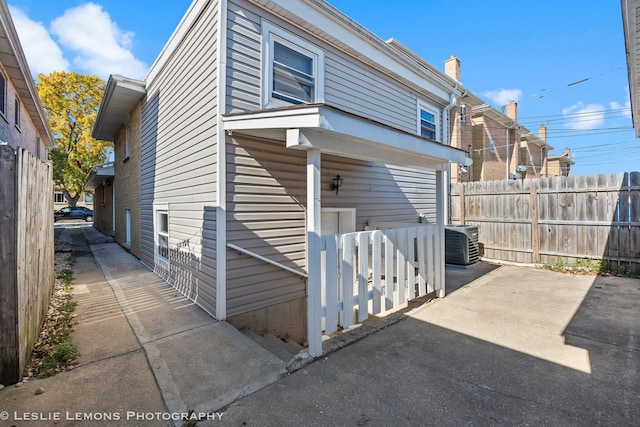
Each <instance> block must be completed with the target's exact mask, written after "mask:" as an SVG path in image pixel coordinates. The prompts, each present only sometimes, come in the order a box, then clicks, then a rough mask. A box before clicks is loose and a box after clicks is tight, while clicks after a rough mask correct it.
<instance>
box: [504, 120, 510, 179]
mask: <svg viewBox="0 0 640 427" xmlns="http://www.w3.org/2000/svg"><path fill="white" fill-rule="evenodd" d="M509 129H511V128H510V127H508V128H506V129H505V131H504V132H505V141H506V147H507V161H506V162H505V163H506V165H507V167H506V171H507V177H506V179H507V180H509Z"/></svg>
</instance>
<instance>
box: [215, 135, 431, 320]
mask: <svg viewBox="0 0 640 427" xmlns="http://www.w3.org/2000/svg"><path fill="white" fill-rule="evenodd" d="M227 162H228V163H227V180H228V184H227V241H228V242H229V243H232V244H234V245H237V246H239V247H241V248H244V249H247V250H250V251H252V252H255V253H257V254H259V255H261V256H264V257H266V258H269V259H271V260H273V261H276V262H279V263H282V264H284V265H286V266H287V267H291V268H295V269H296V270H298V271H301V272H304V271H305V269H306V265H305V242H306V238H305V234H306V232H305V210H306V172H305V171H306V153H305V152H301V151H296V150H291V149H287V148H286V147H285V144H284V142H276V141H271V140H266V139H265V140H260V139H255V138H248V137H240V136H234V137H233V138H232V139H231V138H229V143H228V146H227ZM321 163H322V207H345V208H356V227H357V229H358V230H362V229H363V228H364V227H365V225H366V224H367V222H371V221H385V222H415V223H417V222H418V215H419V214H421V213H424V214H427V215H428V217H430V220H431V221H435V196H434V194H435V192H434V190H435V184H434V176H435V175H434V173H433V172H425V171H414V170H406V169H403V168H399V167H392V166H386V165H382V164H377V163H370V162H364V161H359V160H353V159H347V158H344V157H337V156H328V155H323V156H322V159H321ZM337 174H340V176H341V177H342V178H344V183H343V186H342V187H341V188H340V192H339V194H338V195H336V194H335V192H333V191H331V190H330V183H331V179H332V178H333V177H335V175H337ZM304 295H305V282H304V280H302V279H301V278H300V277H299V276H297V275H295V274H293V273H290V272H288V271H286V270H284V269H279V268H277V267H274V266H272V265H269V264H267V263H265V262H264V261H260V260H258V259H255V258H252V257H250V256H247V255H243V254H240V253H238V252H237V251H235V250H228V251H227V297H228V299H227V302H228V305H227V309H228V313H229V315H230V316H233V315H237V314H241V313H245V312H248V311H252V310H255V309H259V308H263V307H267V306H270V305H273V304H276V303H281V302H285V301H289V300H293V299H296V298H299V297H301V296H304Z"/></svg>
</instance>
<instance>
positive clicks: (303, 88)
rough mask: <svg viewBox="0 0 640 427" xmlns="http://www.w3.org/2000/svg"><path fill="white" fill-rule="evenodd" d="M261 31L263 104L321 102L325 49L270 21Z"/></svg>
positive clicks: (271, 105)
mask: <svg viewBox="0 0 640 427" xmlns="http://www.w3.org/2000/svg"><path fill="white" fill-rule="evenodd" d="M262 34H263V42H264V43H265V45H264V56H263V60H264V63H263V68H264V69H263V79H264V81H263V83H264V84H263V106H264V107H277V106H283V105H290V104H311V103H317V102H322V101H323V97H324V91H323V84H324V82H323V80H324V76H323V74H324V66H323V61H324V54H323V52H322V50H321V49H319V48H318V47H316V46H314V45H312V44H311V43H308V42H306V41H304V40H302V39H300V38H298V37H296V36H294V35H292V34H289V33H288V32H286V31H284V30H282V29H280V28H278V27H275V26H273V25H271V24H269V23H268V22H263V32H262Z"/></svg>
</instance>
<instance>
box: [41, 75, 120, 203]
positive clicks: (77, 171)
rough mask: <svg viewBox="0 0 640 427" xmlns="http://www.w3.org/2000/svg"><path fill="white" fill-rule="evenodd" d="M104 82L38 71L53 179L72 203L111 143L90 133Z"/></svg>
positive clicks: (81, 76) (110, 146) (107, 151)
mask: <svg viewBox="0 0 640 427" xmlns="http://www.w3.org/2000/svg"><path fill="white" fill-rule="evenodd" d="M104 86H105V82H104V80H102V79H101V78H99V77H97V76H92V75H84V74H78V73H74V72H65V71H54V72H53V73H51V74H48V75H44V74H38V82H37V83H36V89H37V91H38V95H39V96H40V100H41V101H42V105H43V107H44V110H45V112H46V114H47V119H48V121H49V126H50V127H51V131H52V132H53V137H54V139H55V145H54V147H53V148H52V149H50V150H49V159H50V160H51V162H52V164H53V182H54V183H55V184H56V185H57V186H59V187H60V188H62V192H63V193H64V197H65V199H67V202H68V203H69V205H71V206H75V204H76V202H77V201H78V198H79V197H80V193H81V192H82V187H83V186H84V184H85V182H86V181H87V178H88V177H89V174H90V173H91V170H92V168H93V167H94V166H96V165H98V164H101V163H104V162H105V161H106V159H107V156H108V153H109V150H111V149H112V144H111V143H109V142H105V141H99V140H97V139H94V138H93V137H92V136H91V132H92V131H93V124H94V122H95V120H96V116H97V114H98V108H99V107H100V101H101V100H102V94H103V92H104Z"/></svg>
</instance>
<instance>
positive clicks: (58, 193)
mask: <svg viewBox="0 0 640 427" xmlns="http://www.w3.org/2000/svg"><path fill="white" fill-rule="evenodd" d="M58 195H61V196H62V201H61V202H58V201H56V198H57V196H58ZM53 202H54V203H55V204H60V203H64V202H65V199H64V193H63V192H62V191H54V192H53Z"/></svg>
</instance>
